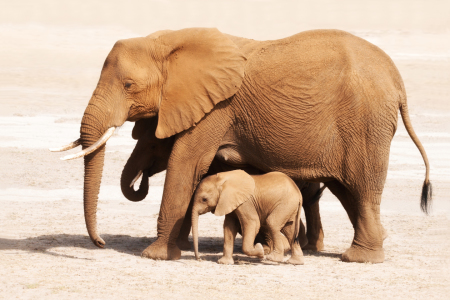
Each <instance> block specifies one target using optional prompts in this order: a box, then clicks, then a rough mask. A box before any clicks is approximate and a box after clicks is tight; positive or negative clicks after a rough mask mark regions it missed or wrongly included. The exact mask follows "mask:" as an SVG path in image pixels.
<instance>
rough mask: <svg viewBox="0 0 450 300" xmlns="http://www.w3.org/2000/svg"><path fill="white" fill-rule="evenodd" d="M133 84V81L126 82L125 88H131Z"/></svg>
mask: <svg viewBox="0 0 450 300" xmlns="http://www.w3.org/2000/svg"><path fill="white" fill-rule="evenodd" d="M132 84H133V83H132V82H126V83H125V88H126V89H127V88H129V87H130V86H131V85H132Z"/></svg>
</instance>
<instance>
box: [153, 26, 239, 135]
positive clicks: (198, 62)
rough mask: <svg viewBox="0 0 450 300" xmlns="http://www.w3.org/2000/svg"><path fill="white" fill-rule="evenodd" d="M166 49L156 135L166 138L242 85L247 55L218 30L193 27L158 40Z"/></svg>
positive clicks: (189, 123)
mask: <svg viewBox="0 0 450 300" xmlns="http://www.w3.org/2000/svg"><path fill="white" fill-rule="evenodd" d="M157 41H158V42H159V43H161V44H162V46H163V47H162V48H164V49H166V50H165V51H167V52H165V53H167V54H166V55H167V56H166V59H165V61H164V62H163V65H164V67H163V69H164V71H163V72H164V76H165V83H164V86H163V90H162V100H161V104H160V107H159V113H158V115H159V121H158V127H157V129H156V137H158V138H160V139H162V138H167V137H169V136H172V135H174V134H177V133H179V132H182V131H184V130H186V129H188V128H190V127H192V126H194V125H195V124H196V123H198V122H199V121H200V120H201V119H202V118H203V116H204V115H205V114H207V113H208V112H210V111H211V110H212V109H213V108H214V106H215V105H216V104H217V103H219V102H221V101H223V100H225V99H228V98H230V97H231V96H233V95H234V94H235V93H236V92H237V90H238V89H239V87H240V86H241V84H242V80H243V78H244V65H245V61H246V58H245V56H244V55H243V54H242V53H241V52H240V50H239V48H238V47H237V46H236V44H234V43H233V42H232V41H231V40H230V39H229V38H227V37H226V36H225V35H224V34H222V33H221V32H220V31H218V30H217V29H215V28H214V29H209V28H190V29H182V30H178V31H173V32H168V33H165V34H163V35H161V36H159V38H158V39H157Z"/></svg>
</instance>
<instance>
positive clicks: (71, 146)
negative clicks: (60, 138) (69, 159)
mask: <svg viewBox="0 0 450 300" xmlns="http://www.w3.org/2000/svg"><path fill="white" fill-rule="evenodd" d="M80 145H81V139H78V140H76V141H74V142H72V143H70V144H67V145H64V146H62V147H59V148H49V149H48V150H50V151H51V152H61V151H67V150H70V149H73V148H75V147H78V146H80Z"/></svg>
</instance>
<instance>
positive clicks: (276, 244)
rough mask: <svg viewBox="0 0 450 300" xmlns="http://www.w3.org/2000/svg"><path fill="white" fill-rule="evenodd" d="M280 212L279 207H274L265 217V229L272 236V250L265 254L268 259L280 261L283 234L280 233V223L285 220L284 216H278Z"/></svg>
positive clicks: (282, 253)
mask: <svg viewBox="0 0 450 300" xmlns="http://www.w3.org/2000/svg"><path fill="white" fill-rule="evenodd" d="M281 213H282V211H281V209H275V210H274V211H273V212H272V214H271V215H270V216H269V217H268V218H267V220H266V223H267V229H268V231H269V234H270V235H271V236H272V241H273V251H272V252H271V253H270V254H269V255H267V256H266V258H267V259H268V260H271V261H276V262H281V261H283V257H284V244H283V239H284V236H283V234H282V233H281V229H282V227H283V226H282V225H281V224H285V223H286V222H287V220H286V218H280V216H279V215H280V214H281Z"/></svg>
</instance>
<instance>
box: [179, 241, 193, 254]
mask: <svg viewBox="0 0 450 300" xmlns="http://www.w3.org/2000/svg"><path fill="white" fill-rule="evenodd" d="M177 246H178V248H180V250H183V251H187V250H191V243H190V242H189V240H188V239H178V240H177Z"/></svg>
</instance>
